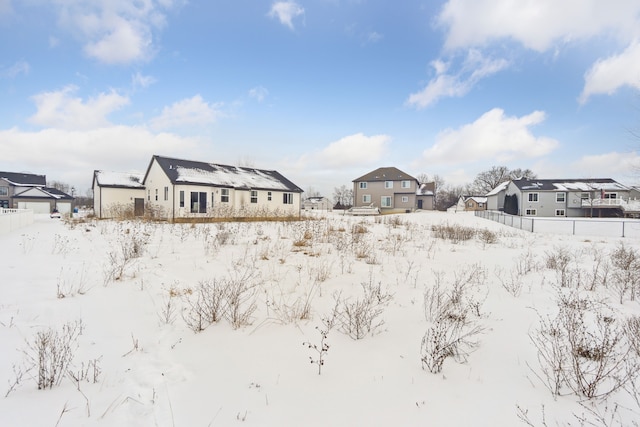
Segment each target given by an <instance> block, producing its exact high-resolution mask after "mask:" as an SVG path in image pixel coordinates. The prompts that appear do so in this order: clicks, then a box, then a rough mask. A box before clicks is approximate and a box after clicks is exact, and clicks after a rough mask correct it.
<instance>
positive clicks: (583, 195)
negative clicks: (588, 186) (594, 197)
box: [580, 193, 589, 200]
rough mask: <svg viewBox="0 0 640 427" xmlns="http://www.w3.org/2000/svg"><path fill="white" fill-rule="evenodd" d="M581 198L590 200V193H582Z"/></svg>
mask: <svg viewBox="0 0 640 427" xmlns="http://www.w3.org/2000/svg"><path fill="white" fill-rule="evenodd" d="M580 200H589V193H581V194H580Z"/></svg>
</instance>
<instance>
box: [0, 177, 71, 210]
mask: <svg viewBox="0 0 640 427" xmlns="http://www.w3.org/2000/svg"><path fill="white" fill-rule="evenodd" d="M72 205H73V196H70V195H69V194H66V193H64V192H62V191H60V190H58V189H55V188H50V187H47V178H46V176H45V175H35V174H30V173H20V172H0V208H12V209H31V210H33V213H47V214H48V213H51V212H52V211H53V210H54V209H57V210H58V211H59V212H60V213H61V214H65V213H71V209H72Z"/></svg>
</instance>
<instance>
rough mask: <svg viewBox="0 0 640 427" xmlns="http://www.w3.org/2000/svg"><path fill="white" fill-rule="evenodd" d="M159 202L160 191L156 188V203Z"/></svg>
mask: <svg viewBox="0 0 640 427" xmlns="http://www.w3.org/2000/svg"><path fill="white" fill-rule="evenodd" d="M157 201H158V189H157V188H156V202H157Z"/></svg>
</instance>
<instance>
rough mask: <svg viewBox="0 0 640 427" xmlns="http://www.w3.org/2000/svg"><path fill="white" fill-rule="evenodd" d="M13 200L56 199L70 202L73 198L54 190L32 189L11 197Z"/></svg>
mask: <svg viewBox="0 0 640 427" xmlns="http://www.w3.org/2000/svg"><path fill="white" fill-rule="evenodd" d="M13 197H14V199H56V200H71V199H73V197H71V196H70V195H68V194H66V193H63V192H62V191H60V190H58V189H56V188H50V187H34V188H29V189H27V190H25V191H22V192H20V193H19V194H16V195H14V196H13Z"/></svg>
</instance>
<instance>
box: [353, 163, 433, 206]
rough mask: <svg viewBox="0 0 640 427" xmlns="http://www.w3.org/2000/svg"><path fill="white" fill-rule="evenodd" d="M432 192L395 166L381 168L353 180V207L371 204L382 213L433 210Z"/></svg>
mask: <svg viewBox="0 0 640 427" xmlns="http://www.w3.org/2000/svg"><path fill="white" fill-rule="evenodd" d="M433 197H434V191H432V190H431V188H430V187H429V186H428V185H424V184H423V185H420V183H419V182H418V180H417V179H416V178H414V177H413V176H411V175H409V174H408V173H406V172H403V171H401V170H400V169H398V168H395V167H383V168H378V169H376V170H374V171H371V172H369V173H367V174H365V175H362V176H361V177H359V178H356V179H354V180H353V205H354V207H365V206H374V207H377V208H379V209H380V211H381V212H412V211H414V210H416V209H433Z"/></svg>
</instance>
